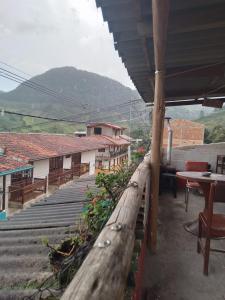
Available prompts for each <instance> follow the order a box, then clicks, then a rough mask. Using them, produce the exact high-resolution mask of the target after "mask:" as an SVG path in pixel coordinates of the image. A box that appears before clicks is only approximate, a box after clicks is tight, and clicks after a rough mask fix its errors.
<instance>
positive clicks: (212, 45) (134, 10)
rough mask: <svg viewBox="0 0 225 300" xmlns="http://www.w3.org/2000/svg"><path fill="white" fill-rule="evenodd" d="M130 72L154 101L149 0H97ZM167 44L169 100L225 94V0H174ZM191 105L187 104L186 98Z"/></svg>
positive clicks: (153, 68)
mask: <svg viewBox="0 0 225 300" xmlns="http://www.w3.org/2000/svg"><path fill="white" fill-rule="evenodd" d="M96 3H97V6H98V7H101V8H102V13H103V18H104V20H105V21H107V22H108V26H109V31H110V32H112V34H113V37H114V45H115V49H116V50H117V51H118V54H119V56H120V57H121V59H122V61H123V63H124V65H125V67H126V68H127V70H128V73H129V75H130V77H131V79H132V81H133V83H134V84H135V86H136V88H137V90H138V91H139V93H140V95H141V96H142V98H143V99H144V100H145V102H153V95H154V73H155V65H154V47H153V38H152V12H151V1H149V0H137V1H136V0H96ZM170 6H171V9H170V15H169V23H168V36H167V49H166V89H165V96H166V100H171V101H173V100H182V99H198V98H202V97H214V96H219V97H223V96H224V95H225V84H224V80H225V43H224V40H225V1H223V0H189V1H181V0H171V1H170ZM185 104H187V103H185Z"/></svg>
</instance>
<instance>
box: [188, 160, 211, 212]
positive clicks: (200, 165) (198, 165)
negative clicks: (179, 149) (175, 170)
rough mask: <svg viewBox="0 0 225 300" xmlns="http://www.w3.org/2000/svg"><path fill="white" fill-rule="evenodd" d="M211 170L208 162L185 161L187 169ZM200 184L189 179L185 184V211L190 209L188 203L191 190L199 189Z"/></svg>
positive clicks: (195, 170) (197, 170) (193, 170)
mask: <svg viewBox="0 0 225 300" xmlns="http://www.w3.org/2000/svg"><path fill="white" fill-rule="evenodd" d="M208 170H209V164H208V163H207V162H202V161H186V162H185V171H192V172H206V171H208ZM200 189H201V188H200V185H199V183H198V182H196V181H191V180H187V182H186V186H185V211H186V212H187V211H188V203H189V193H190V190H197V191H199V190H200Z"/></svg>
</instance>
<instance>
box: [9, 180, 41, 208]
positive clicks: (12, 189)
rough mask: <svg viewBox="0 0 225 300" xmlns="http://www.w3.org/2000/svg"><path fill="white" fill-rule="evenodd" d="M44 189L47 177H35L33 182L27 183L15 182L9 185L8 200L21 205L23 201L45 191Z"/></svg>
mask: <svg viewBox="0 0 225 300" xmlns="http://www.w3.org/2000/svg"><path fill="white" fill-rule="evenodd" d="M46 190H47V179H39V178H35V179H34V182H33V183H30V184H27V185H25V184H24V182H23V184H21V183H20V182H16V183H14V184H13V185H11V186H9V193H10V197H9V200H10V201H12V202H16V203H20V204H22V205H23V204H24V203H25V202H27V201H29V200H31V199H34V198H36V197H37V196H40V195H41V194H43V193H46Z"/></svg>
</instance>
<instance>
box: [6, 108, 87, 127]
mask: <svg viewBox="0 0 225 300" xmlns="http://www.w3.org/2000/svg"><path fill="white" fill-rule="evenodd" d="M4 113H6V114H9V115H17V116H22V117H31V118H36V119H44V120H50V121H57V122H68V123H78V124H86V122H85V121H76V120H67V119H59V118H50V117H43V116H37V115H30V114H24V113H19V112H14V111H9V110H4Z"/></svg>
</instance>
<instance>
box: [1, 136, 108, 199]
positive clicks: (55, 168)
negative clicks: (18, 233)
mask: <svg viewBox="0 0 225 300" xmlns="http://www.w3.org/2000/svg"><path fill="white" fill-rule="evenodd" d="M0 145H1V147H2V148H4V149H5V154H6V155H7V157H9V158H10V159H14V160H16V161H17V162H20V163H21V164H24V165H27V164H29V165H31V166H32V167H31V168H30V169H31V170H29V171H26V172H24V170H21V171H18V172H16V173H13V174H12V175H11V177H10V184H9V191H10V199H9V201H11V202H20V203H22V204H23V203H24V202H26V201H28V200H30V198H31V197H32V198H34V196H37V195H39V194H40V193H41V192H42V193H44V192H46V191H47V189H48V185H61V184H63V183H66V182H67V181H69V180H72V179H73V177H74V176H80V175H83V174H85V173H86V174H89V175H93V174H95V153H96V150H97V149H100V148H101V147H103V146H102V145H101V144H100V143H97V142H96V143H93V141H90V140H88V139H86V138H82V139H81V138H78V137H74V136H69V135H62V134H47V133H42V134H37V133H0ZM19 189H20V192H18V190H19ZM28 196H29V197H28Z"/></svg>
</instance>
